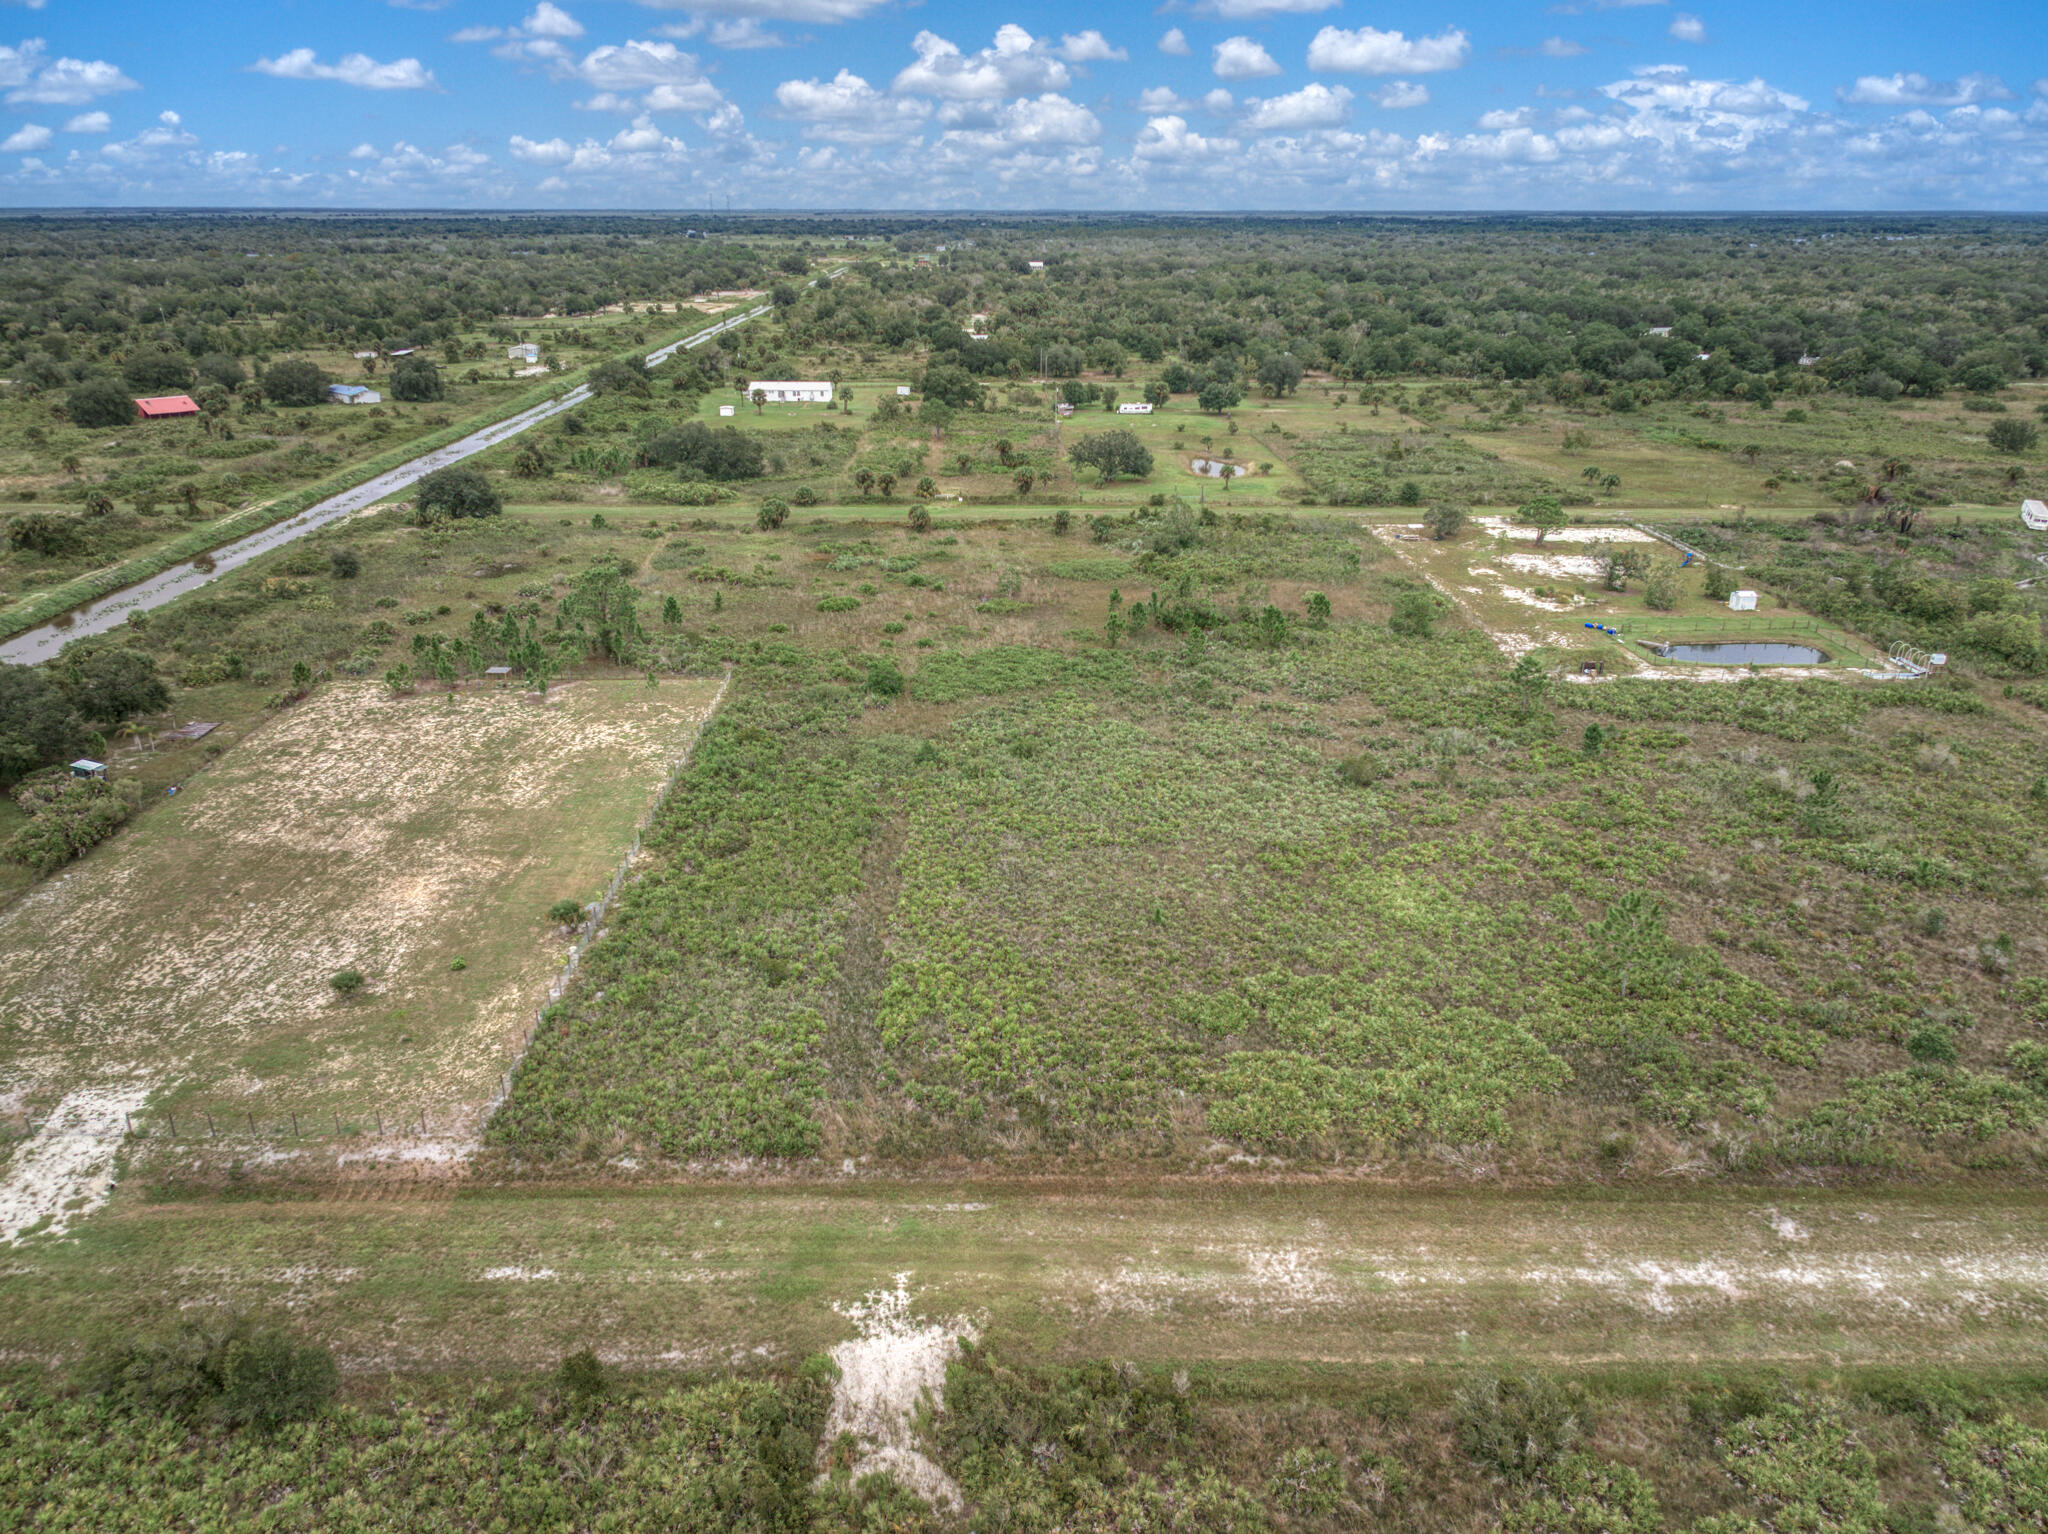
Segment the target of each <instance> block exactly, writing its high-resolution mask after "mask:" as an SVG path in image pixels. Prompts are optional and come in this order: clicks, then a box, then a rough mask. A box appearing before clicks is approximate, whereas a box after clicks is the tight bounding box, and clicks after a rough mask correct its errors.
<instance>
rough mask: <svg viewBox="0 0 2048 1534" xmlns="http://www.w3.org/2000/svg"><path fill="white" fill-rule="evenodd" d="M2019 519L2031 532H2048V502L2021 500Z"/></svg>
mask: <svg viewBox="0 0 2048 1534" xmlns="http://www.w3.org/2000/svg"><path fill="white" fill-rule="evenodd" d="M2020 521H2022V522H2024V523H2025V524H2026V526H2027V531H2028V532H2032V533H2048V502H2043V501H2021V502H2020Z"/></svg>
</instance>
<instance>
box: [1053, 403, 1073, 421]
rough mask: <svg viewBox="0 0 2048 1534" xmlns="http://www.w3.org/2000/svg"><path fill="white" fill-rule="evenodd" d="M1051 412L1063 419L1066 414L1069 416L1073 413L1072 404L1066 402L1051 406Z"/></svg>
mask: <svg viewBox="0 0 2048 1534" xmlns="http://www.w3.org/2000/svg"><path fill="white" fill-rule="evenodd" d="M1052 413H1053V414H1054V415H1056V416H1059V417H1061V418H1062V419H1065V418H1066V417H1067V416H1070V415H1072V414H1073V413H1074V407H1073V406H1072V405H1066V404H1061V405H1055V406H1053V407H1052Z"/></svg>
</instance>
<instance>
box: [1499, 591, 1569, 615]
mask: <svg viewBox="0 0 2048 1534" xmlns="http://www.w3.org/2000/svg"><path fill="white" fill-rule="evenodd" d="M1475 589H1476V588H1475ZM1500 594H1501V595H1502V596H1504V597H1506V598H1507V599H1508V600H1509V601H1510V602H1518V603H1520V604H1521V605H1522V606H1523V607H1538V608H1541V609H1542V610H1543V611H1544V612H1547V613H1568V612H1570V611H1571V610H1572V609H1573V608H1575V607H1577V606H1578V605H1579V604H1578V603H1577V602H1557V601H1553V600H1552V599H1551V598H1549V597H1539V596H1538V595H1536V593H1535V592H1533V591H1524V590H1523V589H1522V588H1521V587H1520V586H1503V587H1501V588H1500Z"/></svg>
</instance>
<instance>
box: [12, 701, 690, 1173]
mask: <svg viewBox="0 0 2048 1534" xmlns="http://www.w3.org/2000/svg"><path fill="white" fill-rule="evenodd" d="M715 692H716V684H715V683H697V682H689V683H670V684H668V685H665V686H662V687H659V688H654V689H648V688H646V687H644V686H637V685H632V684H614V683H581V684H576V685H573V686H570V687H566V688H562V689H560V690H559V691H558V693H557V694H555V695H554V696H553V697H552V698H551V700H550V702H549V703H548V704H547V705H546V706H538V705H535V704H532V703H528V702H525V701H523V700H522V699H521V698H520V697H519V696H518V695H516V694H512V693H500V692H495V691H491V692H484V691H477V692H465V693H458V694H454V695H452V696H450V695H425V694H423V695H420V696H417V697H411V698H398V697H393V696H392V695H390V694H389V692H388V691H387V690H386V689H384V688H383V687H381V686H378V685H376V684H374V683H362V684H342V685H335V686H330V687H327V688H323V689H322V690H321V691H320V692H318V693H316V694H315V695H314V696H313V697H312V698H311V699H309V700H308V701H307V702H305V703H304V704H301V705H300V706H298V707H296V708H294V709H291V710H289V711H288V712H286V713H284V714H282V715H281V716H279V717H278V718H276V719H275V720H274V721H272V722H271V723H270V724H269V725H267V726H266V727H265V728H264V729H263V730H261V731H260V732H259V733H257V734H256V735H254V736H252V737H250V739H248V740H247V741H245V742H243V743H241V744H240V745H238V746H237V748H236V749H235V750H234V751H232V752H230V753H228V755H227V756H225V757H223V758H222V760H221V761H220V762H219V763H218V764H217V765H216V766H214V767H212V768H210V769H208V770H207V771H205V772H203V773H202V774H201V775H200V776H199V778H198V779H196V780H194V782H193V783H192V784H191V785H188V787H187V789H186V791H185V792H184V793H183V794H181V795H179V797H178V798H177V799H175V800H173V801H172V802H171V803H169V804H166V805H162V806H159V807H158V808H156V809H154V810H153V811H151V813H150V814H149V815H147V816H146V817H144V818H143V820H142V821H141V822H139V823H138V825H137V826H136V827H134V828H133V829H132V830H129V831H125V832H123V833H122V834H121V835H120V836H119V837H117V838H115V839H114V840H113V841H112V842H110V843H108V844H107V845H106V846H104V847H101V848H99V849H97V850H96V851H94V852H93V853H92V854H91V855H89V856H88V857H87V858H85V859H84V860H82V861H81V862H79V863H77V864H75V865H73V866H72V867H71V868H70V869H67V870H66V871H64V872H63V873H60V874H58V875H57V876H55V877H54V878H51V879H49V880H47V881H45V882H44V883H42V884H41V885H39V886H37V887H36V888H35V889H33V890H31V891H30V892H29V893H28V894H27V895H25V896H24V897H22V898H21V899H20V900H17V901H16V902H14V904H13V905H12V906H10V907H9V908H7V909H6V910H5V911H4V912H0V1013H4V1014H5V1015H6V1016H7V1017H8V1019H9V1021H10V1022H11V1023H12V1024H13V1029H12V1033H13V1037H12V1039H11V1040H10V1043H9V1046H8V1051H7V1053H8V1054H9V1055H12V1056H13V1060H12V1061H11V1062H10V1061H8V1060H5V1059H0V1065H6V1064H9V1063H13V1064H16V1065H18V1064H19V1063H20V1061H21V1060H22V1059H23V1057H25V1056H28V1055H30V1054H31V1053H32V1054H33V1055H34V1056H35V1057H36V1058H37V1059H38V1060H39V1061H41V1062H46V1064H45V1065H44V1066H43V1067H41V1068H39V1071H38V1080H39V1081H40V1082H42V1083H44V1084H45V1090H48V1089H49V1088H51V1087H54V1086H61V1085H63V1084H65V1083H66V1082H67V1080H68V1081H92V1080H95V1079H103V1078H104V1075H105V1069H104V1067H103V1066H102V1065H101V1064H100V1063H99V1062H102V1061H105V1060H108V1059H114V1060H124V1061H136V1062H139V1066H138V1068H140V1069H143V1070H145V1071H146V1072H147V1073H148V1074H149V1075H150V1076H151V1077H152V1078H153V1079H154V1080H155V1081H157V1082H159V1083H165V1084H170V1083H178V1082H181V1081H182V1082H186V1083H189V1084H191V1086H193V1087H194V1088H196V1089H197V1090H198V1091H199V1092H201V1093H203V1094H204V1100H205V1101H206V1102H207V1103H208V1104H209V1105H210V1106H214V1107H219V1108H226V1109H229V1110H231V1113H232V1118H231V1120H230V1121H231V1122H233V1121H239V1120H242V1119H243V1118H244V1114H245V1113H246V1112H250V1111H253V1112H255V1113H256V1114H257V1116H258V1117H259V1118H263V1117H266V1116H271V1115H275V1114H278V1113H279V1112H281V1111H283V1110H295V1111H301V1112H311V1111H318V1112H319V1113H321V1114H322V1116H326V1115H327V1114H329V1113H333V1112H339V1113H340V1114H341V1115H342V1116H344V1117H348V1118H352V1119H354V1118H360V1119H368V1118H369V1117H370V1115H371V1114H372V1111H373V1110H375V1111H377V1112H381V1113H382V1115H383V1117H384V1119H385V1121H386V1122H387V1123H393V1124H395V1123H402V1122H406V1121H408V1120H411V1119H415V1118H418V1117H419V1116H420V1115H421V1114H422V1113H424V1112H429V1111H431V1113H432V1116H433V1120H434V1125H433V1127H434V1128H435V1129H436V1130H437V1131H440V1132H442V1133H459V1132H460V1131H461V1130H462V1129H463V1128H464V1127H465V1126H464V1125H462V1124H461V1123H459V1122H455V1121H453V1120H451V1119H450V1118H449V1117H447V1115H448V1114H449V1113H451V1112H459V1111H461V1110H462V1109H464V1108H467V1109H469V1110H472V1111H473V1110H476V1109H479V1108H481V1106H482V1105H483V1104H484V1103H485V1102H486V1101H487V1100H488V1099H489V1098H490V1096H491V1093H492V1090H493V1089H494V1088H495V1086H496V1085H497V1080H498V1076H499V1073H500V1072H501V1071H502V1070H503V1069H504V1068H505V1066H506V1065H507V1064H508V1063H509V1061H510V1059H511V1057H512V1051H513V1049H514V1048H515V1047H516V1045H517V1044H518V1042H519V1041H520V1040H521V1039H522V1038H523V1037H524V1034H525V1028H526V1025H527V1023H528V1022H529V1021H530V1019H531V1018H532V1016H533V1014H534V1011H535V1009H536V1008H537V1007H538V1005H539V1004H540V1002H541V1000H542V999H544V998H545V996H546V993H547V990H548V986H549V984H550V982H551V981H552V980H553V979H554V977H555V976H556V974H557V973H558V972H559V970H560V967H561V964H562V960H563V954H564V952H565V950H566V942H565V940H564V939H563V938H561V937H560V936H559V935H558V934H557V933H556V932H554V931H553V930H551V929H547V928H546V927H545V926H544V924H542V923H541V922H539V920H538V919H537V913H539V912H541V911H544V910H545V909H546V907H547V905H548V904H550V903H552V901H553V900H554V899H556V898H559V896H561V895H563V894H569V895H574V896H576V897H578V898H583V899H588V898H590V897H591V896H592V895H594V894H596V893H597V891H598V890H599V889H601V888H602V887H603V885H604V882H605V880H606V879H608V878H609V877H610V875H611V872H612V870H613V869H614V868H615V867H616V866H617V860H618V858H619V856H620V854H621V853H623V852H624V851H625V849H626V847H627V845H628V844H629V842H630V840H631V836H632V826H633V823H634V821H635V819H636V818H637V817H638V816H639V815H640V814H641V813H643V812H644V810H645V809H646V807H647V806H648V805H649V804H650V803H651V802H652V800H653V798H654V795H655V794H656V792H657V791H658V790H659V788H660V786H661V784H662V783H663V781H665V779H666V777H667V775H668V772H669V770H670V768H671V766H672V765H673V763H674V762H675V761H677V760H678V759H679V757H680V755H681V753H682V751H683V750H684V748H685V747H686V746H687V744H688V743H689V742H690V740H691V739H692V738H693V735H694V732H695V729H696V727H697V725H698V722H699V721H700V719H701V718H702V717H703V716H704V714H705V713H706V711H707V710H708V708H709V705H710V703H711V700H712V698H713V696H714V694H715ZM536 902H538V903H536ZM457 957H461V958H463V960H464V967H463V969H462V970H460V971H456V970H454V969H453V961H454V959H455V958H457ZM343 968H352V969H356V970H358V971H360V972H361V973H362V974H363V975H364V977H365V980H366V984H365V986H364V990H363V994H360V995H358V996H357V997H355V998H353V999H351V1000H348V1001H342V1000H340V999H338V998H337V996H336V994H335V992H334V991H333V989H332V987H331V986H330V985H329V983H328V980H329V977H330V976H331V975H333V974H334V973H335V972H336V971H337V970H340V969H343ZM181 1111H182V1110H181ZM366 1127H367V1126H366ZM434 1154H440V1152H438V1151H437V1152H434Z"/></svg>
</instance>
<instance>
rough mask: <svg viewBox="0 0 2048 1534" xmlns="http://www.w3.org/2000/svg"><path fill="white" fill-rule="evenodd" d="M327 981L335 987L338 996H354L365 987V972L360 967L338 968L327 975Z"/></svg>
mask: <svg viewBox="0 0 2048 1534" xmlns="http://www.w3.org/2000/svg"><path fill="white" fill-rule="evenodd" d="M327 983H328V984H329V985H331V986H333V987H334V991H335V994H336V995H338V996H353V995H355V993H356V992H357V991H360V990H361V989H362V988H363V972H362V971H361V970H359V969H338V970H336V971H335V972H334V973H333V974H332V975H329V976H328V977H327Z"/></svg>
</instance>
